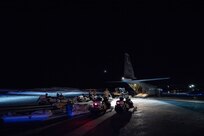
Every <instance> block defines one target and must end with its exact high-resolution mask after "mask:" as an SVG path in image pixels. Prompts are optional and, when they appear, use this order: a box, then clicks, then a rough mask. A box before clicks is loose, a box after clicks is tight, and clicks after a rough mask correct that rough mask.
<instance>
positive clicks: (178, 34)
mask: <svg viewBox="0 0 204 136" xmlns="http://www.w3.org/2000/svg"><path fill="white" fill-rule="evenodd" d="M203 11H204V3H203V2H201V1H198V2H195V1H190V0H175V1H163V2H156V1H151V2H149V1H145V0H136V1H134V3H130V2H127V1H125V0H112V1H101V0H99V1H94V0H89V1H88V0H69V1H64V0H58V1H57V0H52V1H49V2H46V3H42V2H41V3H37V2H31V1H19V2H15V3H12V2H2V4H1V13H2V14H1V16H0V17H1V33H2V36H1V50H0V52H1V53H0V54H1V55H0V57H1V59H0V88H37V87H52V86H64V87H92V86H95V85H97V84H100V83H101V82H103V81H110V80H120V79H121V77H122V76H123V59H124V53H125V52H127V53H129V54H130V56H131V61H132V63H133V66H134V70H135V76H136V77H137V78H138V79H142V78H154V77H171V80H172V83H175V84H190V83H195V84H197V85H198V86H199V87H203V82H202V81H203V69H204V66H203V65H202V64H203V56H204V55H203V49H202V48H201V47H202V45H203V43H204V41H203V33H204V25H203V24H204V20H203ZM105 69H106V70H107V73H104V70H105Z"/></svg>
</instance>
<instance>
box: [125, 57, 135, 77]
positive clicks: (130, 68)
mask: <svg viewBox="0 0 204 136" xmlns="http://www.w3.org/2000/svg"><path fill="white" fill-rule="evenodd" d="M124 78H127V79H136V77H135V74H134V70H133V66H132V63H131V61H130V55H129V54H128V53H125V59H124Z"/></svg>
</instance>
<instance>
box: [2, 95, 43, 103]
mask: <svg viewBox="0 0 204 136" xmlns="http://www.w3.org/2000/svg"><path fill="white" fill-rule="evenodd" d="M38 98H39V96H14V95H0V105H3V104H5V103H18V102H31V101H33V102H35V101H36V100H37V99H38Z"/></svg>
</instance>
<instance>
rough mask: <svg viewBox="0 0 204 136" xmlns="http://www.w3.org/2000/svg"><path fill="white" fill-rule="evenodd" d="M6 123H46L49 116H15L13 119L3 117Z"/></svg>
mask: <svg viewBox="0 0 204 136" xmlns="http://www.w3.org/2000/svg"><path fill="white" fill-rule="evenodd" d="M2 119H3V121H4V122H5V123H18V122H32V121H44V120H47V119H48V116H47V115H37V116H29V115H28V116H13V117H3V118H2Z"/></svg>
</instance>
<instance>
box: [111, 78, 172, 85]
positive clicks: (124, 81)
mask: <svg viewBox="0 0 204 136" xmlns="http://www.w3.org/2000/svg"><path fill="white" fill-rule="evenodd" d="M167 79H170V78H169V77H164V78H150V79H137V80H131V79H127V80H126V79H125V80H122V81H109V82H108V83H130V84H134V83H139V82H148V81H157V80H167Z"/></svg>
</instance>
